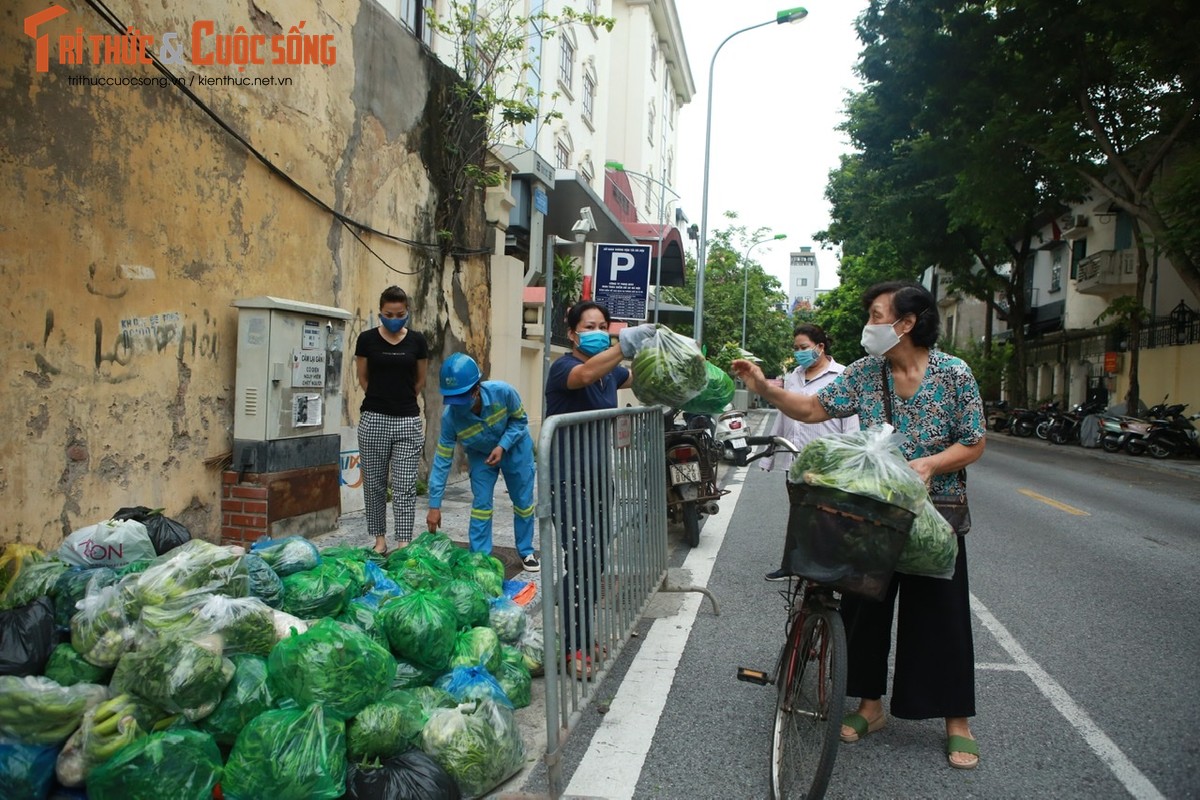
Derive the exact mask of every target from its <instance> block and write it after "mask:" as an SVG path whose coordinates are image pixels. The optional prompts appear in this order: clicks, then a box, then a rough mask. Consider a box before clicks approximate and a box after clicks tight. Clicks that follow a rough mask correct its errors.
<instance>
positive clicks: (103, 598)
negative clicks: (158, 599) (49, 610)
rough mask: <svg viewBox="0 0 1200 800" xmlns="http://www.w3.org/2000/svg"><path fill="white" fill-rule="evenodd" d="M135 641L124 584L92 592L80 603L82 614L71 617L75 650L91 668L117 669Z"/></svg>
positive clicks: (72, 640) (72, 644) (72, 639)
mask: <svg viewBox="0 0 1200 800" xmlns="http://www.w3.org/2000/svg"><path fill="white" fill-rule="evenodd" d="M133 640H134V628H133V625H132V624H131V623H130V621H129V617H127V616H126V615H125V603H124V601H123V600H122V589H121V586H120V584H115V585H112V586H104V587H101V588H100V589H98V590H95V591H89V592H88V593H87V595H86V596H84V598H83V599H82V600H80V601H79V611H78V613H76V614H75V616H73V617H71V646H72V647H74V648H75V650H76V652H78V653H79V654H80V655H81V656H83V657H84V659H85V660H86V661H87V662H88V663H89V664H94V665H95V666H97V667H106V668H111V667H115V666H116V665H117V661H119V660H120V658H121V655H122V654H123V653H124V652H125V651H126V650H128V649H129V648H130V647H132V646H133Z"/></svg>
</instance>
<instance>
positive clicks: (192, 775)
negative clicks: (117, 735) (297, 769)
mask: <svg viewBox="0 0 1200 800" xmlns="http://www.w3.org/2000/svg"><path fill="white" fill-rule="evenodd" d="M220 779H221V752H220V750H218V749H217V743H216V742H215V741H213V737H211V736H209V735H208V734H207V733H201V732H200V731H195V730H186V729H181V730H169V731H163V732H162V733H152V734H150V735H149V736H145V737H143V738H141V739H138V740H137V741H135V742H134V743H133V744H130V745H129V746H128V747H125V748H122V749H121V750H119V751H118V752H117V753H116V755H114V756H113V757H112V758H110V759H109V760H108V761H107V762H106V763H104V764H101V765H100V766H99V767H97V768H96V769H95V770H94V771H93V772H92V774H91V775H90V776H89V777H88V782H87V791H88V797H90V798H91V799H92V800H161V798H166V797H169V798H172V800H209V798H211V797H212V796H213V787H214V786H216V785H217V782H218V781H219V780H220ZM225 796H226V797H229V794H228V793H226V795H225ZM274 796H275V795H272V794H264V795H262V797H274Z"/></svg>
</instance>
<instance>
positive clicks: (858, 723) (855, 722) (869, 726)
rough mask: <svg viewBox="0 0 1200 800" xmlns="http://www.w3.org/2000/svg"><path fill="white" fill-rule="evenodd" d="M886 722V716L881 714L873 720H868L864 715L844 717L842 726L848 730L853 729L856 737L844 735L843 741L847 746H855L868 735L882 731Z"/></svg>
mask: <svg viewBox="0 0 1200 800" xmlns="http://www.w3.org/2000/svg"><path fill="white" fill-rule="evenodd" d="M886 722H887V715H886V714H880V715H879V716H878V717H876V718H875V719H873V720H868V719H867V718H866V717H864V716H863V715H862V714H857V713H855V714H847V715H846V716H844V717H842V725H844V726H845V727H847V728H851V729H852V730H853V731H854V735H853V736H848V735H847V734H845V733H842V741H843V742H845V743H846V744H853V743H854V742H857V741H858V740H860V739H862V738H863V737H864V736H866V735H867V734H869V733H874V732H875V731H877V730H881V729H882V728H883V726H884V723H886Z"/></svg>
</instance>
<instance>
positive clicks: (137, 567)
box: [117, 558, 154, 578]
mask: <svg viewBox="0 0 1200 800" xmlns="http://www.w3.org/2000/svg"><path fill="white" fill-rule="evenodd" d="M153 563H154V559H151V558H139V559H138V560H137V561H130V562H129V563H128V564H126V565H125V566H123V567H117V577H118V578H124V577H125V576H126V575H136V574H139V573H142V572H145V571H146V570H148V569H150V565H151V564H153Z"/></svg>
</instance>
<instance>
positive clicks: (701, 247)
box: [692, 8, 808, 342]
mask: <svg viewBox="0 0 1200 800" xmlns="http://www.w3.org/2000/svg"><path fill="white" fill-rule="evenodd" d="M807 16H808V11H807V10H806V9H804V8H789V9H787V10H785V11H780V12H778V13H777V14H776V15H775V19H769V20H767V21H766V22H760V23H758V24H757V25H751V26H750V27H748V28H742V29H741V30H740V31H734V32H733V33H731V34H729V35H728V36H726V37H725V40H724V41H722V42H721V43H720V44H719V45H717V49H716V51H715V52H714V53H713V56H712V61H710V62H709V65H708V115H707V119H706V121H705V123H704V189H703V192H702V196H701V206H700V241H699V243H698V245H697V250H698V252H699V258H697V260H696V303H695V316H694V320H695V321H694V323H693V326H692V335H693V337H694V338H695V339H696V341H697V342H700V341H702V340H703V338H702V335H703V333H704V259H705V258H706V257H707V255H708V162H709V155H710V154H711V150H712V97H713V68H714V67H716V65H717V55H718V54H720V52H721V48H722V47H724V46H725V43H726V42H728V41H729V40H730V39H732V38H733V37H735V36H737V35H738V34H739V33H745V32H746V31H752V30H754V29H755V28H761V27H763V26H764V25H770V24H771V23H772V22H774V23H775V24H777V25H784V24H786V23H789V22H799V21H800V20H802V19H804V18H805V17H807Z"/></svg>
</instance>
